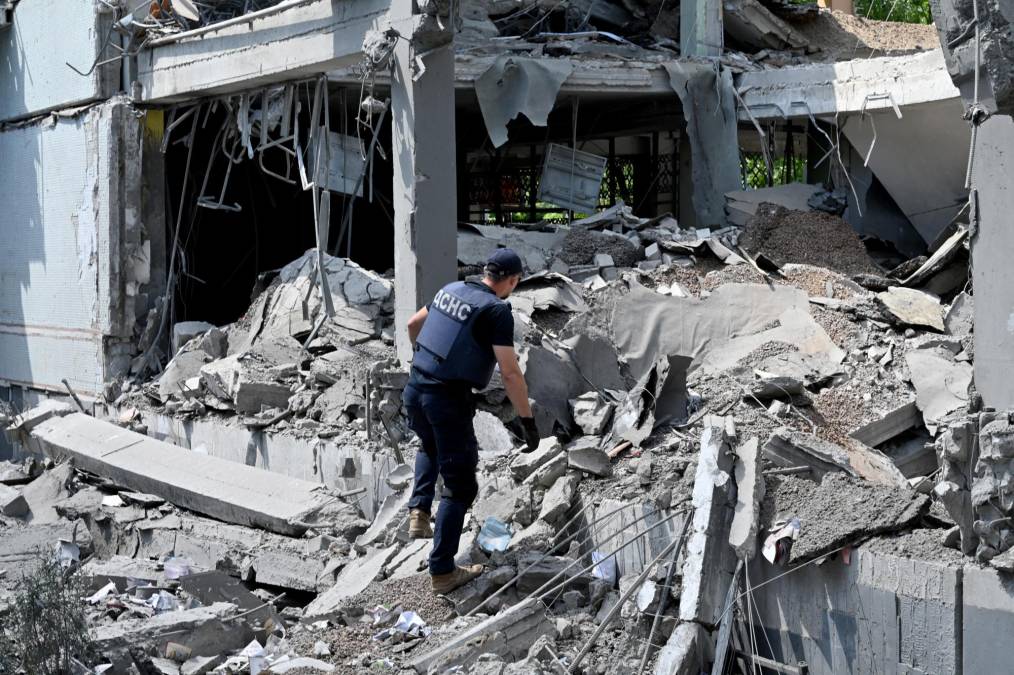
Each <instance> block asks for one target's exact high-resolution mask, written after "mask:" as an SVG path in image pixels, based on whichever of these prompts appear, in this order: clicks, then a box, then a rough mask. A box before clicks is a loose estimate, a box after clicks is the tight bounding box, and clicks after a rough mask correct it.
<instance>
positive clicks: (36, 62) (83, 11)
mask: <svg viewBox="0 0 1014 675" xmlns="http://www.w3.org/2000/svg"><path fill="white" fill-rule="evenodd" d="M16 5H17V6H16V7H15V9H14V11H13V17H14V19H13V23H12V25H11V26H10V27H9V28H7V29H4V30H0V72H2V73H3V77H0V121H4V120H9V119H16V118H21V117H28V116H31V115H33V114H36V113H39V112H43V111H46V110H54V109H57V108H67V107H70V106H74V105H80V104H82V103H86V102H89V101H97V100H101V99H104V98H108V97H110V96H112V95H113V93H114V92H115V91H116V90H117V89H118V87H119V73H120V64H119V62H113V63H110V64H107V65H105V66H99V67H97V68H95V70H94V71H92V72H91V73H89V74H88V75H87V76H84V77H82V76H81V75H78V74H77V73H75V72H74V71H73V70H71V69H70V68H69V67H68V65H67V64H70V65H72V66H74V67H75V68H77V69H78V70H80V71H82V72H87V71H88V70H89V68H91V65H92V63H94V62H95V60H96V59H97V58H98V57H102V59H108V58H111V57H112V56H113V55H114V54H115V52H114V50H113V49H111V48H109V49H106V50H103V49H102V48H103V46H104V42H105V37H106V34H107V33H108V31H109V25H110V24H111V23H112V21H113V14H112V10H111V9H108V8H105V7H103V5H102V4H101V3H98V2H90V1H86V2H67V0H31V1H30V2H20V3H16Z"/></svg>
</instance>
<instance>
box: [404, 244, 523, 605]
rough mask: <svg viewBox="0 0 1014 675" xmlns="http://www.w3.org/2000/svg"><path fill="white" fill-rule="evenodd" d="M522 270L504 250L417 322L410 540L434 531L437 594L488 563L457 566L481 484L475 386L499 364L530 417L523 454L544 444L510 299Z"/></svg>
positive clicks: (412, 331)
mask: <svg viewBox="0 0 1014 675" xmlns="http://www.w3.org/2000/svg"><path fill="white" fill-rule="evenodd" d="M522 271H523V268H522V265H521V258H519V257H518V255H517V253H515V252H514V251H512V250H511V249H507V248H504V249H498V250H497V251H495V252H494V253H493V255H492V256H490V258H489V260H488V261H487V263H486V266H485V270H484V272H485V274H484V276H483V278H482V280H481V281H463V282H462V281H458V282H454V283H451V284H448V285H447V286H444V287H443V288H442V289H440V291H438V292H437V294H436V296H435V297H434V298H433V301H432V302H431V303H430V304H429V305H428V306H426V307H423V308H422V309H420V310H419V311H418V312H416V313H415V314H414V315H413V316H412V318H411V319H409V321H408V334H409V338H410V339H411V340H412V344H413V347H414V350H415V356H414V357H413V360H412V372H411V375H410V377H409V381H408V386H407V387H406V388H405V394H404V397H403V402H404V404H405V410H406V412H407V413H408V420H409V426H411V428H412V430H413V431H414V432H415V433H416V434H417V435H418V436H419V439H420V440H421V441H422V449H421V450H420V451H419V452H418V453H417V454H416V460H415V486H414V488H413V492H412V498H411V499H410V500H409V502H408V508H409V514H410V515H409V536H411V537H412V538H414V539H420V538H429V537H433V551H432V553H431V554H430V558H429V570H430V576H431V580H432V585H433V592H434V593H438V594H442V593H448V592H450V591H452V590H453V589H455V588H457V587H458V586H461V585H463V584H465V583H468V582H469V581H471V580H472V579H474V578H475V577H477V576H479V575H480V574H481V573H482V565H470V566H468V567H459V566H456V565H455V563H454V554H455V553H456V552H457V550H458V540H459V538H460V537H461V529H462V526H463V524H464V520H465V512H466V511H468V508H469V506H471V504H472V501H473V500H474V499H475V496H476V494H477V493H478V490H479V485H478V482H477V480H476V476H475V472H476V468H477V466H478V463H479V450H478V444H477V442H476V439H475V430H474V428H473V427H472V418H473V416H474V415H475V403H474V397H473V394H472V389H473V388H475V389H483V388H485V387H486V386H487V385H488V384H489V381H490V378H491V377H492V376H493V370H494V368H495V367H496V366H499V367H500V375H501V377H502V378H503V385H504V389H505V390H506V391H507V397H508V398H509V399H510V401H511V403H512V404H513V405H514V409H515V410H516V411H517V413H518V415H519V416H520V418H521V424H522V427H523V429H524V434H525V441H526V447H525V449H524V451H525V452H531V451H532V450H534V449H535V448H536V447H538V445H539V432H538V429H537V428H536V426H535V420H534V418H533V417H532V410H531V407H530V405H529V403H528V387H527V385H526V384H525V377H524V374H523V373H522V372H521V367H520V366H519V365H518V358H517V355H516V354H515V352H514V318H513V316H512V315H511V306H510V304H509V303H507V302H506V301H505V300H506V298H507V297H508V296H510V294H511V293H512V292H513V291H514V288H515V287H516V286H517V285H518V282H519V281H520V280H521V273H522ZM437 474H439V475H440V476H441V477H442V478H443V481H444V486H443V491H442V493H441V499H440V507H439V509H438V511H437V519H436V528H435V531H434V528H432V527H431V526H430V509H431V507H432V505H433V497H434V491H435V487H436V480H437Z"/></svg>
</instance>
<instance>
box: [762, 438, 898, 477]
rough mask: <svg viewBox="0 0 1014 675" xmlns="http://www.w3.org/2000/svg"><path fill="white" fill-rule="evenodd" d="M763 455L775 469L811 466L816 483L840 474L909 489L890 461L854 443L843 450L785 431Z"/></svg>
mask: <svg viewBox="0 0 1014 675" xmlns="http://www.w3.org/2000/svg"><path fill="white" fill-rule="evenodd" d="M764 455H765V457H767V458H768V459H769V460H771V461H772V462H773V463H774V464H775V465H776V466H783V467H790V466H808V467H810V472H811V475H812V476H813V477H814V478H816V479H817V480H820V478H821V477H822V476H824V475H825V474H827V473H829V472H835V471H841V472H844V473H846V474H848V475H849V476H853V477H858V478H864V479H866V480H868V481H870V482H871V483H878V484H881V485H895V486H907V485H908V482H907V481H906V480H905V476H903V475H902V473H901V471H900V470H898V467H896V466H895V465H894V462H892V461H891V459H890V458H889V457H887V456H886V455H884V454H883V453H882V452H880V451H879V450H875V449H873V448H868V447H866V446H865V445H863V444H862V443H860V442H859V441H851V442H849V443H848V446H847V447H843V446H841V445H836V444H834V443H831V442H830V441H826V440H824V439H822V438H818V437H817V436H815V435H813V434H810V433H806V432H803V431H790V430H789V429H786V428H784V427H783V428H780V429H776V430H775V431H774V432H772V434H771V437H770V438H768V440H767V442H766V443H765V444H764Z"/></svg>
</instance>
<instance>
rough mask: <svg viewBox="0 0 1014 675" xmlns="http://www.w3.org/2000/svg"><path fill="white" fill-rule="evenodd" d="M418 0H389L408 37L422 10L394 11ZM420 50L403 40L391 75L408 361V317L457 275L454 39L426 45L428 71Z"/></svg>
mask: <svg viewBox="0 0 1014 675" xmlns="http://www.w3.org/2000/svg"><path fill="white" fill-rule="evenodd" d="M412 4H413V3H411V2H409V0H396V1H395V2H394V3H393V4H392V7H391V14H392V24H393V25H394V27H395V28H396V29H397V30H398V31H399V33H401V35H402V36H404V37H405V38H409V37H410V36H412V35H413V26H414V25H416V20H417V19H418V18H419V17H418V15H416V16H411V15H408V16H406V15H404V14H402V16H400V17H398V18H396V17H395V16H394V15H395V13H396V12H402V13H403V12H405V11H411V6H412ZM418 51H419V52H422V51H423V50H422V49H421V48H420V49H418ZM416 56H417V47H416V45H415V44H413V42H412V41H410V40H409V39H401V40H398V46H397V47H396V48H395V52H394V59H395V64H394V77H393V78H392V81H391V106H392V110H391V112H392V125H391V128H392V132H391V133H392V136H393V148H394V153H393V154H394V190H393V195H394V270H395V279H394V286H395V299H394V319H395V344H396V346H397V350H398V358H399V360H400V361H401V362H402V363H403V364H406V365H407V364H408V363H409V362H410V361H411V358H412V347H411V343H410V342H409V339H408V329H407V323H408V319H409V317H411V316H412V314H413V313H414V312H415V311H416V310H417V309H419V308H420V307H421V306H423V305H424V304H426V303H428V302H429V301H430V300H432V299H433V296H434V295H435V294H436V292H437V291H438V290H439V289H440V287H441V286H443V285H444V284H447V283H449V282H451V281H453V280H454V279H455V277H456V273H457V257H458V248H457V204H458V200H457V185H456V181H457V172H456V170H455V154H456V153H455V137H454V47H453V44H452V43H451V42H450V41H449V40H448V43H447V44H446V45H444V46H442V47H438V48H435V49H427V50H425V55H424V56H423V57H422V61H423V64H424V65H425V72H423V73H422V75H418V73H417V72H416V71H417V69H418V66H417V64H416V63H414V61H415V58H416ZM413 77H416V78H417V79H413Z"/></svg>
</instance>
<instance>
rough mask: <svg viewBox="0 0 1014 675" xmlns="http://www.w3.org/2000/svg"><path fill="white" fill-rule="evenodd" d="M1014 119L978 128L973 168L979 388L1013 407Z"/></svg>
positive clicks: (995, 402)
mask: <svg viewBox="0 0 1014 675" xmlns="http://www.w3.org/2000/svg"><path fill="white" fill-rule="evenodd" d="M1012 158H1014V120H1012V119H1011V117H1010V116H1008V115H994V116H993V117H991V118H990V119H988V120H986V122H985V123H984V124H983V125H982V126H981V127H980V128H979V138H978V141H977V143H976V152H975V163H974V165H973V173H972V189H973V190H974V191H975V195H974V196H973V201H972V209H973V213H972V215H971V218H972V286H973V288H974V289H975V333H974V335H975V388H976V389H977V390H978V392H979V393H980V394H981V395H982V400H983V403H984V404H985V405H986V406H988V407H990V408H996V409H997V410H1007V409H1009V408H1012V407H1014V381H1012V378H1011V377H1010V373H1011V369H1012V368H1014V287H1012V286H1011V283H1010V252H1011V250H1014V230H1011V228H1010V214H1011V213H1012V212H1014V190H1012V189H1011V186H1010V178H1009V177H1010V172H1011V171H1014V159H1012Z"/></svg>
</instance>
